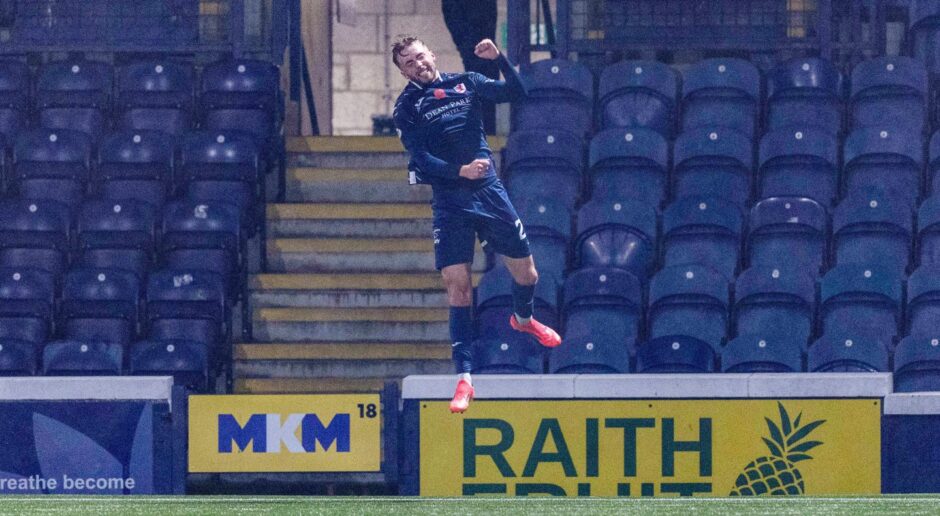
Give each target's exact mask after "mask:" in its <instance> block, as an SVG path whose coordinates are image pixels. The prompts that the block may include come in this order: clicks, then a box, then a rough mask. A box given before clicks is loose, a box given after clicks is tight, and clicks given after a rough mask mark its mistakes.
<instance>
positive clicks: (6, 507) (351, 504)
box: [0, 495, 940, 516]
mask: <svg viewBox="0 0 940 516" xmlns="http://www.w3.org/2000/svg"><path fill="white" fill-rule="evenodd" d="M938 513H940V497H937V496H922V495H909V496H876V497H857V498H814V497H803V498H799V497H796V498H695V499H689V498H682V499H680V498H656V499H638V498H632V499H631V498H620V499H615V498H593V499H591V498H580V499H579V498H567V499H553V498H510V499H495V498H472V499H471V498H464V499H455V498H425V499H419V498H395V497H343V498H338V497H300V496H296V497H260V496H257V497H254V496H180V497H164V496H161V497H93V496H85V497H77V496H47V497H36V496H9V497H3V498H0V514H120V515H134V514H160V515H161V516H168V515H173V514H225V515H227V516H229V515H234V514H324V515H327V514H328V515H331V516H332V515H343V514H355V515H360V514H361V515H372V514H375V515H383V516H391V515H395V514H430V515H442V516H455V515H462V514H513V515H519V514H523V515H525V514H533V515H534V514H540V515H541V514H564V515H566V516H567V515H581V514H585V515H587V514H590V515H605V514H617V515H631V514H643V515H658V514H683V515H685V514H695V515H709V514H722V515H725V514H768V515H769V514H773V515H791V514H792V515H801V516H802V515H804V514H812V515H816V514H825V515H830V514H832V515H858V514H904V515H909V514H938Z"/></svg>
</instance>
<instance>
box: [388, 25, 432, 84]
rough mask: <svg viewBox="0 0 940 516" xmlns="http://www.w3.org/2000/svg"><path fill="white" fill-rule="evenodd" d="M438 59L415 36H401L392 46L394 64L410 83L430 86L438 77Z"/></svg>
mask: <svg viewBox="0 0 940 516" xmlns="http://www.w3.org/2000/svg"><path fill="white" fill-rule="evenodd" d="M436 59H437V57H436V56H435V55H434V52H431V49H429V48H428V47H427V45H425V44H424V42H423V41H421V40H420V39H418V38H416V37H415V36H399V37H398V38H396V39H395V42H394V43H393V44H392V62H393V63H395V66H397V67H398V69H399V70H400V71H401V74H402V76H404V77H405V78H406V79H408V80H409V81H414V82H416V83H418V84H430V83H431V82H432V81H433V80H434V79H435V78H436V77H437V64H436V63H435V60H436Z"/></svg>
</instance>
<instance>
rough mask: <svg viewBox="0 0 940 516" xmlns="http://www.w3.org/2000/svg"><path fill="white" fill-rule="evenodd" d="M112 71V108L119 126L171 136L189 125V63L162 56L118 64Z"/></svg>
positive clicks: (191, 80)
mask: <svg viewBox="0 0 940 516" xmlns="http://www.w3.org/2000/svg"><path fill="white" fill-rule="evenodd" d="M116 75H117V81H116V82H117V85H116V86H117V92H116V94H115V99H114V108H115V111H116V113H115V115H116V119H117V121H118V122H117V124H118V125H119V126H120V127H122V128H124V129H130V130H138V131H140V130H155V131H163V132H165V133H169V134H172V135H175V136H181V135H182V134H183V133H184V132H186V131H187V130H189V128H190V127H192V123H193V92H194V89H195V79H194V75H195V73H194V71H193V68H192V66H190V65H188V64H184V63H180V62H176V61H170V60H166V59H160V60H152V61H141V62H136V63H131V64H128V65H124V66H121V67H119V68H118V69H117V72H116Z"/></svg>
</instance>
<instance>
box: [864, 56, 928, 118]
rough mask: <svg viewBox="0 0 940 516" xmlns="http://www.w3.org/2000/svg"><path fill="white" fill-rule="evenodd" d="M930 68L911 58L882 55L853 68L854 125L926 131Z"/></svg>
mask: <svg viewBox="0 0 940 516" xmlns="http://www.w3.org/2000/svg"><path fill="white" fill-rule="evenodd" d="M927 92H928V81H927V69H926V68H924V65H923V63H920V62H918V61H916V60H914V59H912V58H910V57H905V56H888V57H878V58H875V59H870V60H867V61H862V62H861V63H859V64H857V65H855V68H854V69H852V92H851V96H850V97H849V105H850V108H849V109H850V112H851V117H852V128H853V129H857V128H861V127H875V128H879V129H881V128H885V129H887V130H890V131H901V132H905V133H913V134H922V133H923V132H924V129H925V127H926V121H927V99H928V93H927Z"/></svg>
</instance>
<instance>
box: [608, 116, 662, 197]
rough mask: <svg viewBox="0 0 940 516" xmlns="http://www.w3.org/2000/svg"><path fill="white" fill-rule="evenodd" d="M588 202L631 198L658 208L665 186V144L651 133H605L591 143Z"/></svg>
mask: <svg viewBox="0 0 940 516" xmlns="http://www.w3.org/2000/svg"><path fill="white" fill-rule="evenodd" d="M589 162H590V195H591V198H594V199H600V198H609V199H624V198H627V197H632V198H635V199H640V200H642V201H643V202H644V203H645V204H648V205H650V206H655V207H659V206H661V205H662V204H663V202H665V200H666V195H667V193H668V185H669V142H667V141H666V139H665V138H663V136H662V135H661V134H659V133H657V132H655V131H653V130H652V129H644V128H632V129H606V130H604V131H601V132H599V133H597V134H596V135H595V136H594V138H593V139H591V147H590V159H589Z"/></svg>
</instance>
